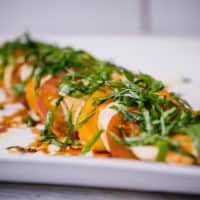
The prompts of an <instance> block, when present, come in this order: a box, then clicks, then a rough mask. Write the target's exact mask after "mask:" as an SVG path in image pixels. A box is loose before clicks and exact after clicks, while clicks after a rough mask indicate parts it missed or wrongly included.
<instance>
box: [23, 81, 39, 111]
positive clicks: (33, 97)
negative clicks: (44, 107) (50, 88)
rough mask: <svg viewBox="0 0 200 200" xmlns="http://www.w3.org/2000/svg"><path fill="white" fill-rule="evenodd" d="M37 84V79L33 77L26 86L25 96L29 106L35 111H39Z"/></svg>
mask: <svg viewBox="0 0 200 200" xmlns="http://www.w3.org/2000/svg"><path fill="white" fill-rule="evenodd" d="M35 86H36V81H35V80H33V79H31V80H29V81H28V83H27V84H26V88H25V91H26V92H25V98H26V102H27V104H28V106H29V108H30V109H32V110H33V111H34V112H35V113H38V96H37V94H36V90H35Z"/></svg>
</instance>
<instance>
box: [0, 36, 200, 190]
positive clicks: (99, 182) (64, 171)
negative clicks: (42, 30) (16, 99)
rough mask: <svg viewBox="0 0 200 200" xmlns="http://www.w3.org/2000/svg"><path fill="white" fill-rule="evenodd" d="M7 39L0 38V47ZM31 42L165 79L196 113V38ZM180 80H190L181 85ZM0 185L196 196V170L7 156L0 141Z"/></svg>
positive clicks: (199, 185) (199, 59) (199, 100)
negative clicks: (71, 49) (73, 50)
mask: <svg viewBox="0 0 200 200" xmlns="http://www.w3.org/2000/svg"><path fill="white" fill-rule="evenodd" d="M7 38H8V37H7V36H6V37H3V36H2V37H0V42H3V41H5V39H7ZM37 38H41V39H44V40H47V41H50V42H54V43H59V44H60V45H66V44H69V45H72V46H74V47H76V48H83V49H86V50H88V51H90V52H91V53H93V54H94V55H95V56H98V57H99V58H103V59H107V60H111V61H114V62H116V63H118V64H120V65H122V66H125V67H127V68H129V69H131V70H133V71H139V70H140V71H142V72H146V73H150V74H152V75H153V76H155V77H157V78H158V79H161V80H165V81H166V82H167V83H168V84H169V85H170V86H171V89H172V90H175V91H178V92H180V93H182V95H183V96H184V97H185V98H187V99H189V102H190V103H191V104H192V105H193V106H194V107H195V108H197V109H198V108H200V81H199V72H200V68H199V66H200V56H199V52H200V40H199V39H184V38H183V39H175V38H171V39H169V38H149V37H137V38H136V37H126V38H123V39H122V38H120V37H50V36H45V35H43V36H40V37H37ZM182 78H189V79H191V80H192V81H191V82H190V83H187V84H185V83H183V82H182V81H181V80H182ZM4 139H5V138H4ZM16 140H20V137H19V138H16ZM2 143H4V145H5V142H2ZM0 180H1V181H13V182H32V183H49V184H70V185H82V186H95V187H111V188H121V189H139V190H148V191H166V192H181V193H194V194H200V168H199V167H197V166H196V167H195V166H175V165H167V164H160V163H145V162H141V161H132V160H122V159H97V158H84V157H64V156H44V155H34V154H32V155H16V154H8V153H7V152H6V151H3V149H2V146H1V141H0Z"/></svg>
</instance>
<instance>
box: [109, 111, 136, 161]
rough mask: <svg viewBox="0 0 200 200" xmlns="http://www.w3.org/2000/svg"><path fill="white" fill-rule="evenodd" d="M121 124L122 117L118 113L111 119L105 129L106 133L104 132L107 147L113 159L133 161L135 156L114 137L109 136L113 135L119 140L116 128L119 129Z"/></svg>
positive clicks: (122, 122)
mask: <svg viewBox="0 0 200 200" xmlns="http://www.w3.org/2000/svg"><path fill="white" fill-rule="evenodd" d="M122 124H124V121H123V119H122V116H121V115H120V114H119V113H116V114H115V115H114V116H113V117H112V118H111V120H110V122H109V124H108V127H107V132H106V139H107V145H108V147H109V150H110V153H111V154H112V156H113V157H117V158H134V159H135V156H134V154H133V153H132V151H131V150H129V149H128V148H127V147H126V146H125V145H123V144H121V143H119V142H118V141H116V140H115V139H114V137H113V136H112V135H111V133H113V134H116V136H118V137H119V138H120V137H121V136H120V132H119V129H118V128H120V126H121V125H122Z"/></svg>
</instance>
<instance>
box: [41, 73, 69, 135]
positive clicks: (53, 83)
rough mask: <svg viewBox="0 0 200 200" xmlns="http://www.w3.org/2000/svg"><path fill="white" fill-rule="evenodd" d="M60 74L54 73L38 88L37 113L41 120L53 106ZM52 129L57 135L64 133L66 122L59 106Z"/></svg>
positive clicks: (56, 96) (56, 97)
mask: <svg viewBox="0 0 200 200" xmlns="http://www.w3.org/2000/svg"><path fill="white" fill-rule="evenodd" d="M62 76H63V74H57V75H55V76H54V77H52V78H51V79H49V80H47V81H46V82H45V83H44V84H43V85H42V86H41V87H40V88H39V89H38V98H37V105H38V114H39V115H40V117H41V119H42V120H43V121H45V119H46V115H47V112H48V111H49V110H51V109H52V108H53V107H54V104H55V101H56V100H57V99H58V86H59V84H60V81H61V78H62ZM52 130H53V132H54V133H55V134H56V135H57V136H65V135H66V130H67V123H66V121H65V118H64V114H63V111H62V108H61V106H59V108H58V111H57V113H56V116H55V119H54V123H53V126H52Z"/></svg>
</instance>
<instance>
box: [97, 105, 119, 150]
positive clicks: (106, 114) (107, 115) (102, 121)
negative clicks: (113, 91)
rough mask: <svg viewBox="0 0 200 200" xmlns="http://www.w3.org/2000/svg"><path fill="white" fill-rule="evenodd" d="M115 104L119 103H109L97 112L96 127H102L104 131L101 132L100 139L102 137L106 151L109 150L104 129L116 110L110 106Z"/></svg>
mask: <svg viewBox="0 0 200 200" xmlns="http://www.w3.org/2000/svg"><path fill="white" fill-rule="evenodd" d="M117 105H119V104H118V103H116V102H112V103H109V104H108V105H107V106H106V107H105V108H103V109H102V110H101V111H100V112H99V116H98V127H99V129H103V130H104V131H105V132H104V133H103V134H101V139H102V141H103V143H104V145H105V147H106V150H107V151H110V148H109V145H108V142H107V136H106V130H107V129H108V125H109V122H110V120H111V119H112V117H113V116H114V115H115V114H117V112H118V111H116V110H114V109H112V108H110V107H112V106H117Z"/></svg>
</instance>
